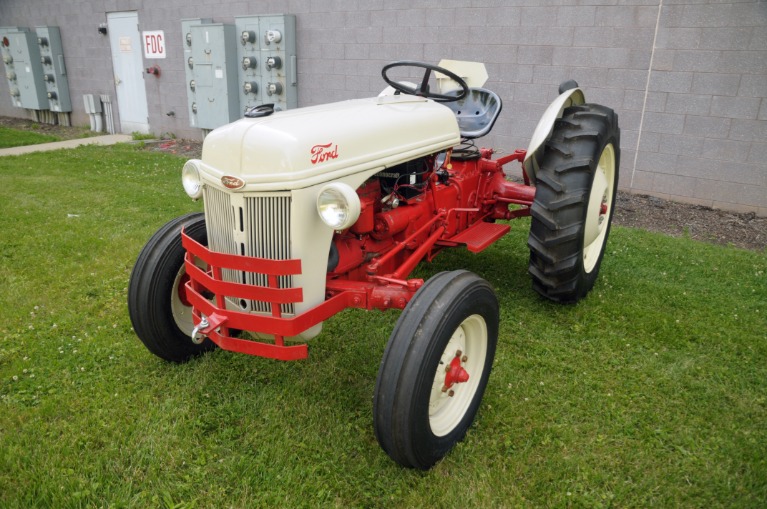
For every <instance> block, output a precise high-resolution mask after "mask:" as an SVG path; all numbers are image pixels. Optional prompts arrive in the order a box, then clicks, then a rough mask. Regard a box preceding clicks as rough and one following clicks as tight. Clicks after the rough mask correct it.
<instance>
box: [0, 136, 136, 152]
mask: <svg viewBox="0 0 767 509" xmlns="http://www.w3.org/2000/svg"><path fill="white" fill-rule="evenodd" d="M132 139H133V137H132V136H130V135H129V134H108V135H106V136H94V137H92V138H78V139H76V140H65V141H54V142H53V143H41V144H39V145H25V146H23V147H10V148H3V149H0V156H17V155H21V154H29V153H32V152H44V151H46V150H59V149H62V148H75V147H79V146H81V145H114V144H115V143H124V142H126V141H131V140H132Z"/></svg>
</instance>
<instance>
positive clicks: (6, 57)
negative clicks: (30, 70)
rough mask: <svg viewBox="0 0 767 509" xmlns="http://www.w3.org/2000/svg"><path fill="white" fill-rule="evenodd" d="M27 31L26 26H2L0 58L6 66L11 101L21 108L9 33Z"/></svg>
mask: <svg viewBox="0 0 767 509" xmlns="http://www.w3.org/2000/svg"><path fill="white" fill-rule="evenodd" d="M26 31H27V29H26V28H21V27H0V58H1V59H2V60H3V67H4V68H5V78H6V79H7V80H8V92H9V93H10V95H11V103H12V104H13V105H14V106H15V107H16V108H21V91H20V90H19V80H18V75H17V74H16V67H15V66H14V65H13V57H12V56H11V49H10V45H11V41H10V39H9V38H8V34H9V33H12V32H26Z"/></svg>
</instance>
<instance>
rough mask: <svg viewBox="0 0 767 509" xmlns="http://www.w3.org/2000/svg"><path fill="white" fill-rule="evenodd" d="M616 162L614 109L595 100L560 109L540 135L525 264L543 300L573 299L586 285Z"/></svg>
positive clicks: (592, 277)
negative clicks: (542, 145) (543, 141)
mask: <svg viewBox="0 0 767 509" xmlns="http://www.w3.org/2000/svg"><path fill="white" fill-rule="evenodd" d="M610 165H612V168H609V166H610ZM619 166H620V129H619V128H618V115H617V114H616V113H615V112H614V111H613V110H612V109H610V108H607V107H605V106H601V105H599V104H582V105H578V106H571V107H569V108H566V109H565V110H564V112H563V116H562V118H560V119H557V121H556V122H555V124H554V129H553V132H552V135H551V137H550V138H549V140H548V141H547V142H546V146H545V149H544V153H543V157H542V158H541V163H540V168H539V170H538V171H537V172H536V193H535V200H534V202H533V206H532V207H531V209H530V215H531V217H532V220H531V224H530V235H529V237H528V247H529V248H530V264H529V269H528V271H529V273H530V275H531V276H532V278H533V289H534V290H535V291H536V292H538V293H539V294H541V295H542V296H544V297H546V298H547V299H550V300H553V301H556V302H562V303H574V302H577V301H579V300H580V299H582V298H583V297H585V296H586V294H587V293H588V292H589V291H590V290H591V289H592V288H593V287H594V283H595V282H596V279H597V275H598V274H599V269H600V266H601V264H602V258H603V256H604V250H605V245H606V243H607V237H608V236H609V233H610V224H611V222H612V216H613V209H614V207H615V196H616V194H617V189H618V168H619ZM592 189H594V193H593V192H592ZM603 190H604V193H602V191H603ZM597 195H598V196H597ZM590 208H591V213H589V209H590ZM605 208H606V210H605ZM597 209H598V212H594V210H597ZM587 237H588V238H587Z"/></svg>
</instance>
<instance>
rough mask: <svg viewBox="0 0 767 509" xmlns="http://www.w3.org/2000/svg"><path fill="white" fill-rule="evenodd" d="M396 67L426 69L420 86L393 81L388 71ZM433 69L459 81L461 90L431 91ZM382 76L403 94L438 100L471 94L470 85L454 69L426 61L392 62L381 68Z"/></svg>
mask: <svg viewBox="0 0 767 509" xmlns="http://www.w3.org/2000/svg"><path fill="white" fill-rule="evenodd" d="M394 67H420V68H422V69H424V74H423V80H421V84H420V85H418V86H409V85H405V84H403V83H400V82H398V81H393V80H392V79H390V78H389V76H388V75H387V74H386V72H387V71H388V70H389V69H392V68H394ZM432 71H435V72H438V73H442V74H444V75H445V76H447V77H449V78H450V79H452V80H453V81H455V82H456V83H458V84H459V85H460V86H461V91H460V92H459V93H458V94H456V95H447V94H438V93H436V92H431V91H430V90H429V78H430V77H431V72H432ZM381 76H383V79H384V81H385V82H386V83H388V84H389V86H391V87H392V88H393V89H394V90H397V91H398V92H402V93H403V94H408V95H417V96H419V97H426V98H428V99H434V100H435V101H437V102H451V101H460V100H461V99H463V98H464V97H466V96H467V95H468V94H469V85H467V84H466V82H465V81H464V80H463V79H462V78H461V77H460V76H458V75H457V74H455V73H454V72H452V71H448V70H447V69H445V68H444V67H439V66H437V65H432V64H427V63H426V62H413V61H409V60H400V61H398V62H392V63H391V64H387V65H385V66H384V68H383V69H381Z"/></svg>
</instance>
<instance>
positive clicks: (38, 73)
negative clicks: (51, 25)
mask: <svg viewBox="0 0 767 509" xmlns="http://www.w3.org/2000/svg"><path fill="white" fill-rule="evenodd" d="M2 45H3V46H4V47H5V50H7V51H5V50H4V51H3V63H4V64H5V66H6V67H5V70H6V75H7V76H8V80H9V84H10V89H11V99H12V100H13V105H14V106H16V107H19V108H27V109H31V110H47V109H48V91H47V90H46V89H45V82H44V81H43V67H42V64H41V62H40V49H39V47H38V45H37V36H36V35H35V34H34V33H32V32H28V31H27V30H26V29H23V30H21V31H17V32H6V33H4V34H3V36H2Z"/></svg>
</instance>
